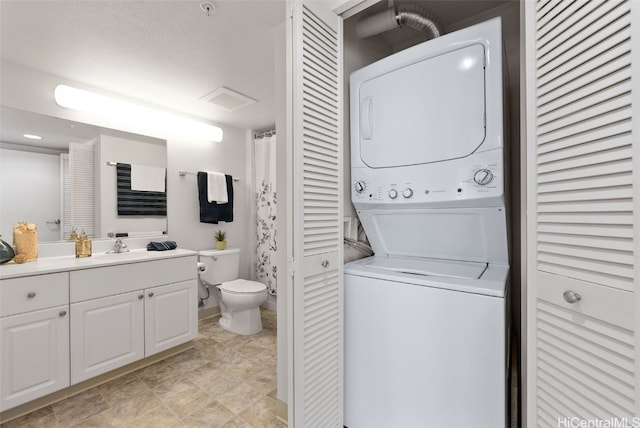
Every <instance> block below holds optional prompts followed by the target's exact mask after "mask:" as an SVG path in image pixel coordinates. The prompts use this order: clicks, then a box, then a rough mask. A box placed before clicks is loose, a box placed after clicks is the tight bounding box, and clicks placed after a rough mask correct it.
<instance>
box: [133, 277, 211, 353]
mask: <svg viewBox="0 0 640 428" xmlns="http://www.w3.org/2000/svg"><path fill="white" fill-rule="evenodd" d="M196 292H197V281H196V280H195V279H193V280H189V281H183V282H178V283H175V284H169V285H163V286H161V287H153V288H148V289H146V290H145V295H146V298H145V302H146V303H145V355H146V356H147V357H148V356H150V355H153V354H155V353H157V352H160V351H164V350H165V349H169V348H171V347H173V346H176V345H179V344H181V343H184V342H187V341H189V340H191V339H194V338H195V337H196V336H197V335H198V303H197V302H198V297H197V295H196Z"/></svg>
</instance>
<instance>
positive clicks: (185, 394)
mask: <svg viewBox="0 0 640 428" xmlns="http://www.w3.org/2000/svg"><path fill="white" fill-rule="evenodd" d="M153 392H154V393H155V394H156V395H157V396H158V397H159V398H160V400H162V402H163V403H164V404H165V405H166V406H167V407H169V408H170V409H171V410H172V411H173V413H175V414H176V415H177V416H178V417H179V418H181V419H183V418H185V417H187V416H189V415H191V414H193V413H195V412H197V411H198V410H200V409H201V408H203V407H205V406H207V405H208V404H210V403H211V402H212V401H213V399H212V398H211V397H210V396H209V395H208V394H206V393H205V392H203V391H202V390H201V389H200V388H199V387H198V386H197V385H196V384H195V383H193V382H191V381H190V380H187V379H183V378H178V379H176V380H170V381H167V382H165V383H163V384H160V385H158V386H157V387H155V388H154V389H153Z"/></svg>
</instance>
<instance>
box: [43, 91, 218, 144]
mask: <svg viewBox="0 0 640 428" xmlns="http://www.w3.org/2000/svg"><path fill="white" fill-rule="evenodd" d="M54 97H55V100H56V103H58V105H59V106H61V107H66V108H70V109H72V110H79V111H83V112H87V113H92V114H97V115H100V116H105V117H109V118H113V119H118V120H122V121H128V122H131V123H132V124H135V125H137V126H139V125H141V124H142V125H145V126H148V127H153V128H154V129H156V130H158V131H160V132H162V133H163V134H169V135H179V136H188V137H193V138H201V139H203V140H210V141H214V142H220V141H222V129H220V128H218V127H217V126H213V125H209V124H207V123H203V122H198V121H195V120H191V119H187V118H184V117H180V116H176V115H173V114H170V113H165V112H162V111H159V110H155V109H152V108H149V107H144V106H141V105H137V104H132V103H130V102H127V101H122V100H117V99H115V98H111V97H107V96H104V95H98V94H95V93H93V92H89V91H85V90H82V89H77V88H73V87H71V86H67V85H58V86H56V89H55V91H54Z"/></svg>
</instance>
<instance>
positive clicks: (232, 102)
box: [200, 87, 257, 112]
mask: <svg viewBox="0 0 640 428" xmlns="http://www.w3.org/2000/svg"><path fill="white" fill-rule="evenodd" d="M200 99H201V100H204V101H208V102H210V103H211V104H213V105H214V106H216V107H218V108H221V109H222V110H225V111H229V112H234V111H237V110H240V109H241V108H244V107H247V106H250V105H251V104H255V103H256V102H257V101H256V100H254V99H253V98H249V97H247V96H246V95H242V94H240V93H238V92H236V91H234V90H231V89H229V88H225V87H222V88H219V89H216V90H215V91H213V92H210V93H208V94H207V95H205V96H204V97H202V98H200Z"/></svg>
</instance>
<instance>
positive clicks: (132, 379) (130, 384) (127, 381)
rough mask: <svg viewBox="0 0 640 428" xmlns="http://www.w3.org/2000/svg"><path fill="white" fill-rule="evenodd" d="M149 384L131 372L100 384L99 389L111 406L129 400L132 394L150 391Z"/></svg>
mask: <svg viewBox="0 0 640 428" xmlns="http://www.w3.org/2000/svg"><path fill="white" fill-rule="evenodd" d="M150 390H151V389H150V388H149V386H148V385H147V384H146V383H144V382H143V381H141V380H140V379H138V377H137V376H136V375H135V374H133V373H131V374H129V375H126V376H123V377H121V378H118V379H114V380H112V381H110V382H107V383H104V384H102V385H100V386H98V391H100V393H101V394H102V396H103V397H104V399H105V400H106V401H107V403H109V405H110V406H113V405H116V404H118V403H122V402H123V401H128V400H129V399H130V397H131V396H132V395H140V394H144V393H146V392H149V391H150Z"/></svg>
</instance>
